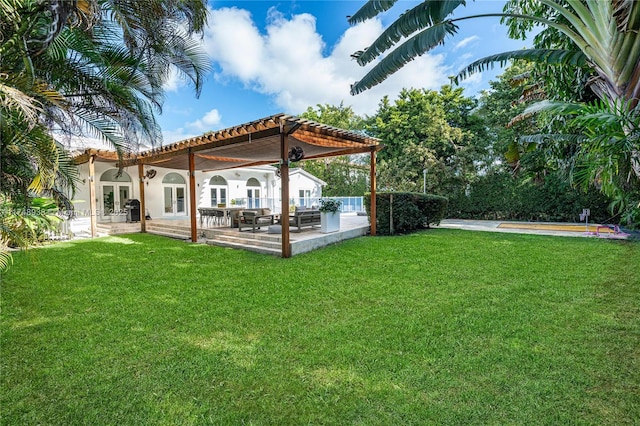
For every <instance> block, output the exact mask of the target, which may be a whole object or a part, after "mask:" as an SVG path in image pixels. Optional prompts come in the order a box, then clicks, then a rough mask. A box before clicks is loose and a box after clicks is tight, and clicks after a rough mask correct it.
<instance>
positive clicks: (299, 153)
mask: <svg viewBox="0 0 640 426" xmlns="http://www.w3.org/2000/svg"><path fill="white" fill-rule="evenodd" d="M303 158H304V150H303V149H302V147H300V146H294V147H291V149H289V161H293V162H296V161H300V160H302V159H303Z"/></svg>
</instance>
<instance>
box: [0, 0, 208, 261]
mask: <svg viewBox="0 0 640 426" xmlns="http://www.w3.org/2000/svg"><path fill="white" fill-rule="evenodd" d="M206 7H207V2H206V0H73V1H70V0H47V1H32V0H0V57H1V58H2V60H1V61H0V153H1V154H2V155H1V157H0V174H1V175H2V176H1V177H2V181H1V183H0V197H1V198H2V202H3V203H10V204H11V205H19V204H20V205H22V206H23V207H24V206H28V205H29V203H30V200H31V199H32V198H33V197H34V196H37V195H49V196H52V197H53V198H54V199H55V200H56V201H57V202H58V204H59V205H62V206H66V205H68V204H67V201H68V200H66V198H65V197H64V191H62V189H63V188H62V187H63V186H65V185H66V186H70V187H71V189H73V184H74V173H73V172H74V169H73V168H72V167H71V165H70V162H69V161H68V158H66V157H65V154H64V151H63V150H62V149H61V147H60V146H59V145H58V144H57V143H56V142H55V140H54V138H53V136H52V135H53V133H54V132H55V133H58V134H62V135H87V134H89V135H92V136H97V137H100V138H103V139H104V140H107V141H109V142H110V143H111V144H112V145H113V146H114V148H116V150H118V152H122V151H124V150H135V149H136V148H137V144H138V143H139V142H144V143H147V144H152V145H153V144H157V143H158V142H160V141H161V132H160V128H159V126H158V124H157V122H156V119H155V114H156V113H159V112H161V110H162V102H163V96H164V91H163V84H164V83H165V82H166V81H167V80H168V78H169V77H170V76H171V73H172V71H173V70H177V71H178V72H179V73H180V74H181V75H182V76H183V77H184V78H185V79H186V80H188V81H190V82H191V83H192V84H193V86H194V88H195V91H196V95H199V94H200V91H201V89H202V83H203V76H204V74H205V73H206V72H207V70H208V67H209V63H208V59H207V56H206V54H205V52H204V51H203V49H202V48H201V45H200V43H199V42H198V41H197V40H196V39H195V38H194V37H193V36H194V35H198V34H201V33H202V31H203V29H204V25H205V23H206V16H207V8H206ZM0 225H3V224H0ZM3 229H6V227H4V226H0V240H4V239H6V238H5V237H6V236H7V235H6V234H5V233H4V232H3ZM0 251H1V250H0ZM0 263H4V264H6V262H0Z"/></svg>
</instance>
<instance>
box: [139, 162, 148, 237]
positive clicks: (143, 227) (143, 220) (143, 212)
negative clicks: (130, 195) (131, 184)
mask: <svg viewBox="0 0 640 426" xmlns="http://www.w3.org/2000/svg"><path fill="white" fill-rule="evenodd" d="M138 180H139V181H140V232H147V209H146V207H145V201H144V164H142V163H138Z"/></svg>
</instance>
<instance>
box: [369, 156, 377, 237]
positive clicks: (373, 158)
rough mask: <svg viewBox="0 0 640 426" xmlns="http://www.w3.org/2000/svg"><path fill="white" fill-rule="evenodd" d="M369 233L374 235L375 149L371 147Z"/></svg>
mask: <svg viewBox="0 0 640 426" xmlns="http://www.w3.org/2000/svg"><path fill="white" fill-rule="evenodd" d="M369 180H370V181H371V212H370V213H371V218H370V222H371V235H373V236H375V235H376V149H375V147H374V148H372V149H371V176H370V179H369Z"/></svg>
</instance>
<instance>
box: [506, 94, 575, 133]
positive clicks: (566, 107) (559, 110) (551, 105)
mask: <svg viewBox="0 0 640 426" xmlns="http://www.w3.org/2000/svg"><path fill="white" fill-rule="evenodd" d="M583 110H584V105H583V104H576V103H570V102H551V101H548V100H544V101H541V102H536V103H535V104H532V105H529V106H528V107H527V108H526V109H525V110H524V111H523V112H522V114H518V115H517V116H515V117H513V118H512V119H511V121H509V123H507V126H506V127H507V128H509V127H512V126H513V125H514V124H516V123H519V122H520V121H523V120H526V119H527V118H529V117H532V116H534V115H536V114H539V113H541V112H549V113H553V114H558V115H576V114H579V113H581V112H582V111H583Z"/></svg>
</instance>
